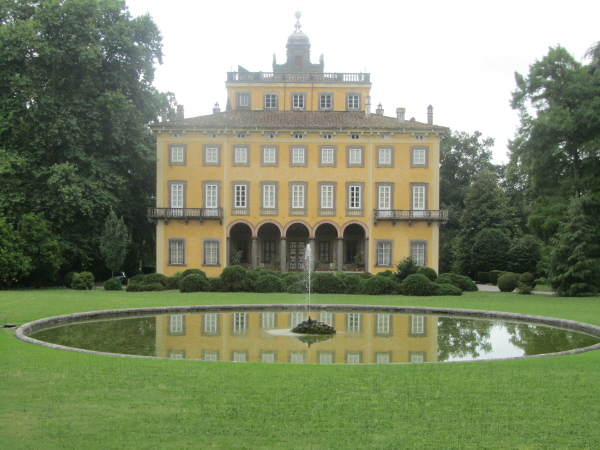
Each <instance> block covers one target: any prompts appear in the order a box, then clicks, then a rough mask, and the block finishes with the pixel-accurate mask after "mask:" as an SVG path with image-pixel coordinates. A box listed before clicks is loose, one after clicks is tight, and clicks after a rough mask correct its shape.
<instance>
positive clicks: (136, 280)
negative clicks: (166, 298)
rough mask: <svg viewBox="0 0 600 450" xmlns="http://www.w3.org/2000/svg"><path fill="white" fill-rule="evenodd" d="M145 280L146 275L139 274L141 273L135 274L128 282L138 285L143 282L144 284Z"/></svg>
mask: <svg viewBox="0 0 600 450" xmlns="http://www.w3.org/2000/svg"><path fill="white" fill-rule="evenodd" d="M145 279H146V275H144V274H141V273H140V274H137V275H134V276H132V277H131V278H130V279H129V282H130V283H138V284H141V283H143V282H144V280H145Z"/></svg>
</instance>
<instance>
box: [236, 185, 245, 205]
mask: <svg viewBox="0 0 600 450" xmlns="http://www.w3.org/2000/svg"><path fill="white" fill-rule="evenodd" d="M233 189H234V207H235V208H246V207H247V206H248V186H247V185H245V184H236V185H234V187H233Z"/></svg>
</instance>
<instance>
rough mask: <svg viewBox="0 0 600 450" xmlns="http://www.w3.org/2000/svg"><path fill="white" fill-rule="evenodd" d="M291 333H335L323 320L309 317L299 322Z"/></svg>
mask: <svg viewBox="0 0 600 450" xmlns="http://www.w3.org/2000/svg"><path fill="white" fill-rule="evenodd" d="M292 333H301V334H335V333H336V332H335V330H334V328H333V327H332V326H331V325H327V324H326V323H324V322H319V321H317V320H314V319H311V318H310V317H309V318H308V319H306V320H305V321H303V322H300V323H299V324H298V325H296V326H295V327H294V328H293V329H292Z"/></svg>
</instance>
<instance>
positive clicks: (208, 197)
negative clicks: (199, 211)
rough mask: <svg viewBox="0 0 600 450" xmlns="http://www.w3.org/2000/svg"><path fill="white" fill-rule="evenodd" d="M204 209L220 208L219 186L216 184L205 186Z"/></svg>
mask: <svg viewBox="0 0 600 450" xmlns="http://www.w3.org/2000/svg"><path fill="white" fill-rule="evenodd" d="M204 193H205V198H204V207H205V208H218V207H219V196H218V186H217V185H216V184H207V185H205V186H204Z"/></svg>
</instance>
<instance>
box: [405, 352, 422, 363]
mask: <svg viewBox="0 0 600 450" xmlns="http://www.w3.org/2000/svg"><path fill="white" fill-rule="evenodd" d="M409 353H410V362H411V363H414V364H418V363H424V362H425V353H424V352H415V353H413V352H409Z"/></svg>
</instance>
